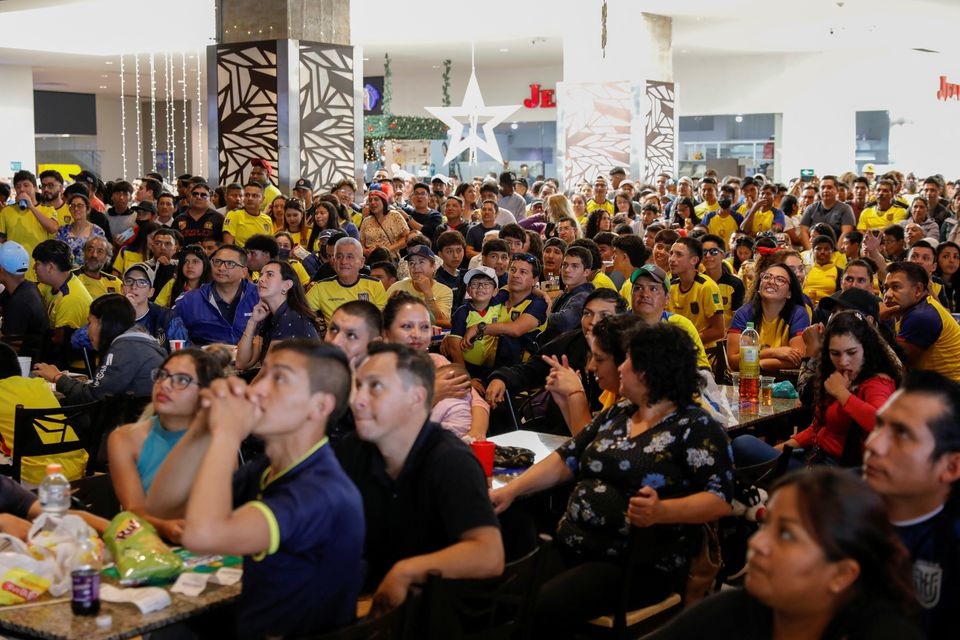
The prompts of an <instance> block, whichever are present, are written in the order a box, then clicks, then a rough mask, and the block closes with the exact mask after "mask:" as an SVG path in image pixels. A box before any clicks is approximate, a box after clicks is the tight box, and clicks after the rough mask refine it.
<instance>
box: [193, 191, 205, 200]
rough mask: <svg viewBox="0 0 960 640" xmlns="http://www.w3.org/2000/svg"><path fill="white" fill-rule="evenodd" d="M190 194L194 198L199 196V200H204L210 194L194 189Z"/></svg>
mask: <svg viewBox="0 0 960 640" xmlns="http://www.w3.org/2000/svg"><path fill="white" fill-rule="evenodd" d="M190 195H192V196H193V197H194V198H200V199H201V200H206V199H207V198H209V197H210V194H209V193H207V192H206V191H194V192H192V193H191V194H190Z"/></svg>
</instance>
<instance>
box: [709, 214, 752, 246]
mask: <svg viewBox="0 0 960 640" xmlns="http://www.w3.org/2000/svg"><path fill="white" fill-rule="evenodd" d="M740 222H743V218H741V219H740ZM740 222H737V219H736V218H735V217H734V216H733V214H731V215H728V216H721V215H720V214H719V213H718V214H716V215H712V216H710V220H708V221H707V231H709V232H710V233H712V234H713V235H715V236H720V237H721V238H723V241H724V242H726V241H727V240H729V239H730V235H731V234H732V233H733V232H734V231H736V230H737V229H739V228H740Z"/></svg>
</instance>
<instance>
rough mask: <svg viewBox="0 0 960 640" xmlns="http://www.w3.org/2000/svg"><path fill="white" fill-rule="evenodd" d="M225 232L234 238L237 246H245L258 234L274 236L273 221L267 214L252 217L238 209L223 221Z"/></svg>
mask: <svg viewBox="0 0 960 640" xmlns="http://www.w3.org/2000/svg"><path fill="white" fill-rule="evenodd" d="M223 232H224V233H229V234H230V235H232V236H233V242H234V244H236V245H239V246H241V247H242V246H243V245H245V244H246V243H247V240H249V239H250V238H251V237H252V236H255V235H257V234H258V233H265V234H267V235H268V236H272V235H273V220H271V219H270V216H268V215H266V214H265V213H261V214H260V215H258V216H252V215H250V214H249V213H247V212H246V211H244V210H243V209H236V210H234V211H231V212H230V213H228V214H227V217H226V218H225V219H224V221H223Z"/></svg>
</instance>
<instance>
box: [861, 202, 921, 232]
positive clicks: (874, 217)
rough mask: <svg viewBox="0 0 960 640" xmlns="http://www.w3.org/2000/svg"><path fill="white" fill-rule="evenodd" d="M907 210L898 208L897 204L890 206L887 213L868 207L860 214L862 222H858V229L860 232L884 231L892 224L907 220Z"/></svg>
mask: <svg viewBox="0 0 960 640" xmlns="http://www.w3.org/2000/svg"><path fill="white" fill-rule="evenodd" d="M907 215H909V214H908V213H907V210H906V209H903V208H901V207H898V206H897V205H895V204H892V205H890V208H889V209H887V210H886V211H882V212H881V211H878V210H877V208H876V207H868V208H866V209H864V210H863V212H862V213H861V214H860V220H859V222H857V229H859V230H860V231H874V230H878V229H879V230H880V231H882V230H884V229H886V228H887V227H889V226H890V225H892V224H896V223H898V222H900V221H901V220H906V219H907Z"/></svg>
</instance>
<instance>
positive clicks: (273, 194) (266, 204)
mask: <svg viewBox="0 0 960 640" xmlns="http://www.w3.org/2000/svg"><path fill="white" fill-rule="evenodd" d="M279 195H283V194H281V193H280V189H278V188H277V187H276V186H275V185H273V184H268V185H267V186H266V187H264V189H263V201H262V202H261V203H260V212H261V213H264V212H266V211H270V206H271V205H272V204H273V201H274V200H276V199H277V196H279ZM271 224H272V223H271ZM241 246H243V245H241Z"/></svg>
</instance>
